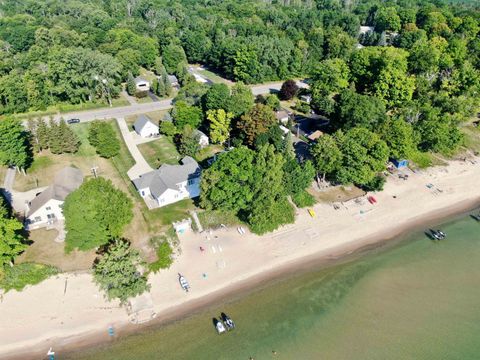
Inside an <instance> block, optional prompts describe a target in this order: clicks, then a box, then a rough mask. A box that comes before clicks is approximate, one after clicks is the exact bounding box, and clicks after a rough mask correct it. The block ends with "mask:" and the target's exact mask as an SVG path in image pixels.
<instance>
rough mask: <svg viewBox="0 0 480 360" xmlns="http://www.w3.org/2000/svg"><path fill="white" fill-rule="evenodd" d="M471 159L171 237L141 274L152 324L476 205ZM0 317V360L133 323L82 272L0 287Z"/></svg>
mask: <svg viewBox="0 0 480 360" xmlns="http://www.w3.org/2000/svg"><path fill="white" fill-rule="evenodd" d="M474 160H475V161H474V162H470V161H466V162H464V161H452V162H450V163H449V165H448V166H444V167H436V168H431V169H427V170H424V171H420V172H417V173H412V172H410V171H409V172H408V173H409V175H410V176H409V179H408V180H407V181H404V180H401V179H398V178H397V177H395V176H390V177H389V179H388V181H387V184H386V186H385V190H384V191H382V192H381V193H378V194H375V195H374V196H375V198H376V199H377V203H376V204H374V205H372V204H370V203H369V202H368V201H367V199H366V198H363V202H362V203H357V202H355V201H350V202H348V203H344V204H342V205H341V206H340V209H338V210H335V209H334V208H333V206H332V205H331V204H318V205H316V206H315V207H314V209H315V212H316V217H314V218H312V217H310V215H309V214H308V212H307V210H306V209H300V210H298V216H297V221H296V222H295V224H292V225H288V226H284V227H282V228H280V229H279V230H277V231H275V232H273V233H270V234H267V235H264V236H261V237H260V236H256V235H253V234H250V233H249V232H248V231H247V233H246V234H244V235H240V234H239V233H238V232H237V230H236V229H220V230H216V231H213V232H212V233H211V234H210V233H207V232H204V233H202V234H196V233H193V232H190V233H187V234H183V235H181V236H180V243H181V250H182V252H181V255H179V256H178V258H177V259H176V261H175V262H174V264H173V265H172V267H171V268H170V269H168V270H166V271H161V272H160V273H158V274H155V275H153V276H150V279H149V281H150V283H151V285H152V288H151V292H150V293H151V297H152V300H153V304H154V310H155V312H156V313H157V318H156V319H155V320H154V322H155V323H158V322H165V321H170V320H175V319H179V318H182V317H184V316H187V315H188V314H190V313H191V312H192V311H194V310H195V309H198V308H200V307H203V306H206V305H208V304H210V303H212V302H215V301H218V299H221V298H225V297H226V296H228V294H232V293H235V292H239V291H242V290H245V289H249V288H252V287H253V286H256V285H258V284H260V283H263V282H265V281H267V280H268V279H271V278H274V277H278V276H280V275H281V274H289V273H292V272H294V271H298V269H301V268H304V267H306V266H310V265H311V264H312V263H314V262H317V263H318V261H321V260H323V261H327V262H328V261H333V260H335V259H338V258H339V257H341V256H343V255H345V254H350V253H352V252H353V251H355V250H356V249H359V248H361V247H365V246H368V245H370V244H375V243H378V242H380V241H384V240H386V239H389V238H392V237H395V236H397V235H399V234H401V233H403V232H405V231H407V230H409V229H412V228H414V227H420V226H422V225H424V224H429V223H432V222H435V221H438V220H440V219H443V218H446V217H448V216H451V215H453V214H455V213H460V212H463V211H465V210H468V209H471V208H473V207H475V206H478V204H479V202H480V187H479V186H478V181H479V179H480V160H479V159H478V158H475V159H474ZM427 184H432V185H433V186H431V187H430V188H429V187H427ZM200 246H202V247H203V248H204V249H205V251H203V252H202V251H200ZM178 273H181V274H182V275H184V276H185V277H186V278H187V279H188V281H189V283H190V285H191V291H190V292H189V293H185V292H184V291H183V290H182V289H181V288H180V286H179V284H178V275H177V274H178ZM0 318H1V319H2V321H1V323H0V339H1V341H0V359H17V358H18V359H21V358H42V356H45V354H46V352H47V350H48V349H49V348H50V347H53V348H54V350H55V351H57V353H58V354H60V353H61V350H62V349H68V348H73V347H78V346H86V345H88V344H92V343H97V342H101V341H108V337H109V336H108V327H109V326H110V325H112V326H114V328H115V331H116V334H125V333H127V332H131V331H135V330H136V329H139V328H141V327H142V325H129V321H128V315H127V313H126V311H125V309H124V308H122V307H120V306H119V304H118V303H117V302H108V301H106V300H105V299H104V298H103V294H102V293H101V292H99V290H98V289H97V287H96V286H95V285H94V284H93V282H92V277H91V275H90V274H87V273H78V274H72V273H66V274H61V275H59V276H56V277H54V278H51V279H48V280H46V281H44V282H42V283H41V284H38V285H36V286H30V287H28V288H26V289H24V290H23V291H22V292H20V293H18V292H16V291H10V292H8V293H6V294H4V295H3V300H2V302H1V303H0ZM147 324H150V323H147ZM147 326H148V325H147ZM59 351H60V352H59Z"/></svg>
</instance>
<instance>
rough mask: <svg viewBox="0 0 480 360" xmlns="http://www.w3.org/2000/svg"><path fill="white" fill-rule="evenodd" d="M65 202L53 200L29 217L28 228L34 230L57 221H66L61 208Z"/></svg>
mask: <svg viewBox="0 0 480 360" xmlns="http://www.w3.org/2000/svg"><path fill="white" fill-rule="evenodd" d="M62 205H63V201H60V200H55V199H51V200H49V201H48V202H47V203H46V204H45V205H43V206H42V207H41V208H40V209H38V210H37V211H35V212H34V213H33V214H31V215H30V216H29V217H28V220H29V222H30V224H29V225H28V228H30V229H34V228H39V227H43V226H46V225H48V223H49V222H53V221H55V220H62V221H63V220H64V217H63V211H62V208H61V206H62Z"/></svg>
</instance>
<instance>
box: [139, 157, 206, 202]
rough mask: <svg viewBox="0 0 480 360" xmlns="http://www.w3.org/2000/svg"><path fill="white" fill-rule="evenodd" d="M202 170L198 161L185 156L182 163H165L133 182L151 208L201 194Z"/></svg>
mask: <svg viewBox="0 0 480 360" xmlns="http://www.w3.org/2000/svg"><path fill="white" fill-rule="evenodd" d="M201 172H202V170H201V168H200V166H199V165H198V163H197V162H196V161H195V160H194V159H193V158H191V157H190V156H185V157H184V158H183V159H182V160H181V164H180V165H168V164H164V165H162V166H160V168H159V169H158V170H154V171H151V172H148V173H146V174H143V175H141V176H140V177H139V178H138V179H135V180H133V184H134V185H135V187H136V188H137V190H138V192H139V194H140V196H141V197H142V198H143V199H144V200H145V202H146V203H147V206H148V207H149V208H156V207H162V206H165V205H169V204H173V203H175V202H177V201H180V200H183V199H188V198H194V197H197V196H199V195H200V176H201Z"/></svg>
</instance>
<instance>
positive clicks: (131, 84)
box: [127, 72, 137, 96]
mask: <svg viewBox="0 0 480 360" xmlns="http://www.w3.org/2000/svg"><path fill="white" fill-rule="evenodd" d="M136 92H137V86H136V85H135V79H134V78H133V75H132V73H131V72H129V73H128V79H127V93H128V95H130V96H134V95H135V93H136Z"/></svg>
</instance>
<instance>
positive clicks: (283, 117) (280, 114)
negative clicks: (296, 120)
mask: <svg viewBox="0 0 480 360" xmlns="http://www.w3.org/2000/svg"><path fill="white" fill-rule="evenodd" d="M275 117H276V118H277V120H278V121H279V122H280V123H282V124H286V123H287V122H288V119H289V115H288V112H287V111H286V110H280V111H276V112H275Z"/></svg>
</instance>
